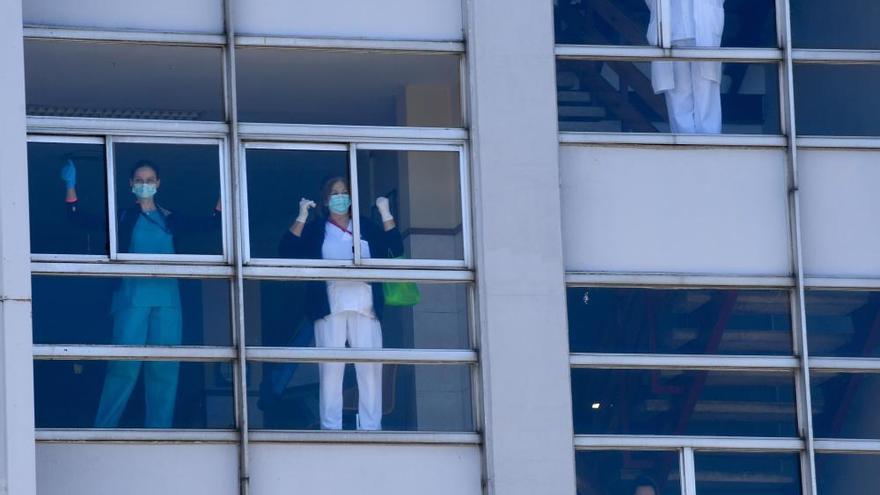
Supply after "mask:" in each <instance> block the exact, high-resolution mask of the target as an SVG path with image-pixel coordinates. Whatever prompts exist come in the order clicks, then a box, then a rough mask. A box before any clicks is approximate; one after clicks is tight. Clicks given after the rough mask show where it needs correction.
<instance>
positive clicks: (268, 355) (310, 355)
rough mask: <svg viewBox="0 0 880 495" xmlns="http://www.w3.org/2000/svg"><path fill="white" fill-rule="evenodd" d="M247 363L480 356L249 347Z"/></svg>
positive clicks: (472, 357) (449, 360)
mask: <svg viewBox="0 0 880 495" xmlns="http://www.w3.org/2000/svg"><path fill="white" fill-rule="evenodd" d="M246 357H247V360H248V361H261V362H276V363H319V362H320V363H324V362H341V363H387V364H413V365H416V364H420V365H421V364H424V365H458V364H464V365H472V364H476V362H477V353H476V351H472V350H451V349H424V350H422V349H357V348H355V349H353V348H348V347H339V348H334V347H298V348H297V347H248V348H247V352H246Z"/></svg>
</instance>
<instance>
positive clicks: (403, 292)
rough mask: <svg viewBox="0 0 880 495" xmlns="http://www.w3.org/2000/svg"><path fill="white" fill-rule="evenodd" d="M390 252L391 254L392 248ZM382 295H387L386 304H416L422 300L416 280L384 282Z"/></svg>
mask: <svg viewBox="0 0 880 495" xmlns="http://www.w3.org/2000/svg"><path fill="white" fill-rule="evenodd" d="M388 254H391V250H390V249H389V253H388ZM398 258H403V256H398ZM382 295H384V296H385V305H386V306H415V305H416V304H418V303H419V301H421V300H422V294H421V293H419V286H418V285H416V284H415V282H382Z"/></svg>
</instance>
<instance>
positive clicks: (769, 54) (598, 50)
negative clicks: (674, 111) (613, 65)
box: [554, 45, 782, 63]
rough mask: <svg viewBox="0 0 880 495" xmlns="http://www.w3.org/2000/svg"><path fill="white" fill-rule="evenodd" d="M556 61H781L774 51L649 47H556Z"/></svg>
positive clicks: (768, 49) (763, 49) (780, 54)
mask: <svg viewBox="0 0 880 495" xmlns="http://www.w3.org/2000/svg"><path fill="white" fill-rule="evenodd" d="M554 53H555V54H556V56H557V58H558V59H560V60H613V61H632V62H647V61H650V60H657V59H673V60H689V61H696V60H710V61H722V62H731V63H768V62H778V61H781V60H782V50H780V49H778V48H721V47H719V48H666V49H664V48H658V47H652V46H607V45H556V46H555V48H554Z"/></svg>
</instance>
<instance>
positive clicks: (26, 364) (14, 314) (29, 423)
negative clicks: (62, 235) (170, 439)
mask: <svg viewBox="0 0 880 495" xmlns="http://www.w3.org/2000/svg"><path fill="white" fill-rule="evenodd" d="M21 22H22V21H21V1H20V0H0V67H2V70H0V494H7V493H8V494H15V495H33V494H34V493H36V481H35V474H34V406H33V401H34V386H33V369H34V368H33V357H32V351H31V299H30V298H31V283H30V242H29V233H28V195H27V190H28V189H27V144H26V137H27V134H26V128H25V100H24V57H23V53H22V23H21Z"/></svg>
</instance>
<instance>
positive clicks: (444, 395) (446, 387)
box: [248, 363, 474, 431]
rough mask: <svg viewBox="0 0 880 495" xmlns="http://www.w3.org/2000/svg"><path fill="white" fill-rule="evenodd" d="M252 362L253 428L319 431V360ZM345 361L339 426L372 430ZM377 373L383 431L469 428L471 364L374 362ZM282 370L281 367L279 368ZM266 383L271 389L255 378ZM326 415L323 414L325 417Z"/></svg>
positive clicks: (250, 397) (358, 386) (250, 415)
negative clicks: (296, 362) (291, 362)
mask: <svg viewBox="0 0 880 495" xmlns="http://www.w3.org/2000/svg"><path fill="white" fill-rule="evenodd" d="M281 366H282V367H281V368H280V367H279V366H277V365H272V364H270V363H250V366H249V370H250V373H251V376H253V377H254V379H253V380H251V383H252V385H251V388H250V389H249V390H248V404H249V412H248V419H249V421H250V425H251V427H252V428H255V429H283V430H317V429H334V428H327V425H326V424H325V425H324V427H323V428H322V416H321V409H322V405H321V400H320V392H319V390H320V388H321V378H320V377H319V365H318V364H314V363H298V364H290V365H281ZM355 366H358V365H354V366H352V365H348V366H347V367H346V369H345V372H344V379H343V381H342V391H341V401H342V403H341V404H340V406H341V412H342V416H341V424H340V425H339V427H340V429H345V430H354V429H360V430H364V429H371V428H369V425H365V424H364V423H365V419H367V418H364V416H363V412H364V411H363V408H362V407H360V404H359V402H360V401H361V400H363V399H362V397H360V396H361V395H362V394H363V391H364V387H363V386H362V385H363V384H362V383H361V380H360V379H356V376H355V375H356V373H353V371H354V369H353V368H354V367H355ZM373 366H377V367H378V370H379V373H380V376H381V378H380V382H379V384H378V386H379V388H378V390H376V391H375V395H377V396H378V398H379V411H378V413H379V414H380V416H381V421H380V423H381V427H380V428H378V429H382V430H385V431H473V429H474V424H473V412H472V405H471V377H470V368H469V367H468V366H463V365H396V364H386V365H381V364H377V365H373ZM279 370H281V371H279ZM264 382H270V383H272V387H274V389H275V392H273V393H269V391H268V390H266V389H264V388H263V387H262V386H260V387H259V389H258V387H257V386H255V385H253V384H257V383H264ZM324 419H326V418H324Z"/></svg>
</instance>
